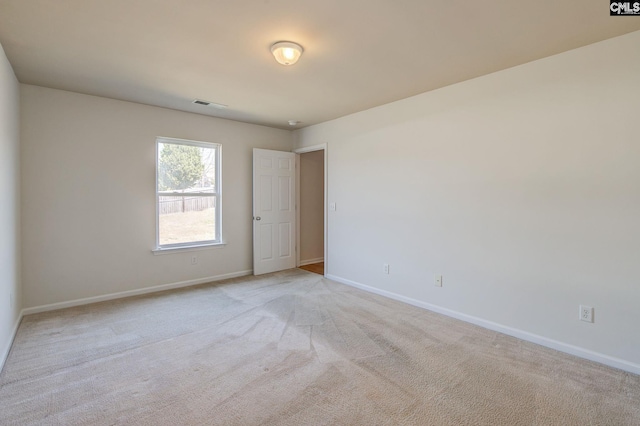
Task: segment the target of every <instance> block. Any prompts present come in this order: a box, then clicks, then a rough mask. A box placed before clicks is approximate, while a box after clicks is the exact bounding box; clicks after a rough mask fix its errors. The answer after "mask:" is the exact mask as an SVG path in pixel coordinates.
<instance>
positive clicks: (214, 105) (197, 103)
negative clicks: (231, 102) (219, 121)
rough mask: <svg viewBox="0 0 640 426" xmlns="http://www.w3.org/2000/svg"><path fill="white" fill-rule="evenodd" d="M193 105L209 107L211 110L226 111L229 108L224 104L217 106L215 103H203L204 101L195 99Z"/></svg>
mask: <svg viewBox="0 0 640 426" xmlns="http://www.w3.org/2000/svg"><path fill="white" fill-rule="evenodd" d="M193 103H194V104H196V105H203V106H208V107H211V108H218V109H225V108H226V107H227V106H226V105H224V104H217V103H215V102H209V101H203V100H202V99H194V100H193Z"/></svg>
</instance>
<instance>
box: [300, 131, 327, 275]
mask: <svg viewBox="0 0 640 426" xmlns="http://www.w3.org/2000/svg"><path fill="white" fill-rule="evenodd" d="M313 151H324V207H323V209H324V276H325V277H326V276H327V275H329V267H328V265H329V262H328V260H329V239H328V238H329V216H328V213H329V212H328V206H329V203H328V201H327V200H328V194H329V173H328V171H329V167H328V161H329V151H328V147H327V144H326V143H321V144H318V145H312V146H307V147H304V148H298V149H294V150H293V152H294V153H295V154H296V267H299V266H300V154H304V153H307V152H313Z"/></svg>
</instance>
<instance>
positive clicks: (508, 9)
mask: <svg viewBox="0 0 640 426" xmlns="http://www.w3.org/2000/svg"><path fill="white" fill-rule="evenodd" d="M636 30H640V17H610V16H609V11H608V5H607V4H606V1H604V0H560V1H558V0H536V1H518V0H479V1H468V0H467V1H464V0H448V1H442V0H394V1H392V0H340V1H336V0H55V1H52V0H0V43H1V44H2V46H3V47H4V49H5V52H6V54H7V56H8V58H9V61H10V62H11V64H12V65H13V68H14V70H15V72H16V75H17V77H18V79H19V80H20V82H22V83H27V84H35V85H40V86H46V87H52V88H58V89H64V90H70V91H74V92H80V93H87V94H92V95H99V96H105V97H109V98H115V99H123V100H128V101H134V102H140V103H144V104H150V105H157V106H162V107H167V108H173V109H177V110H183V111H191V112H196V113H200V114H208V115H214V116H218V117H224V118H230V119H233V120H239V121H245V122H250V123H257V124H264V125H267V126H273V127H280V128H290V127H289V126H288V124H287V122H288V121H289V120H299V121H301V124H300V125H299V126H298V127H302V126H308V125H311V124H316V123H320V122H323V121H327V120H330V119H333V118H337V117H340V116H343V115H346V114H349V113H353V112H356V111H361V110H364V109H367V108H371V107H374V106H377V105H381V104H384V103H388V102H392V101H395V100H398V99H402V98H406V97H408V96H412V95H416V94H418V93H422V92H425V91H429V90H433V89H436V88H439V87H443V86H446V85H449V84H452V83H456V82H460V81H463V80H467V79H470V78H473V77H477V76H480V75H484V74H487V73H491V72H494V71H497V70H501V69H505V68H509V67H512V66H515V65H519V64H522V63H525V62H529V61H532V60H535V59H539V58H543V57H545V56H549V55H553V54H556V53H560V52H563V51H566V50H570V49H573V48H576V47H580V46H584V45H587V44H590V43H594V42H597V41H600V40H604V39H607V38H611V37H615V36H618V35H622V34H625V33H628V32H631V31H636ZM279 40H291V41H295V42H298V43H300V44H301V45H302V46H303V47H304V49H305V52H304V54H303V55H302V58H301V59H300V62H298V64H296V65H294V66H291V67H285V66H283V65H280V64H278V63H276V61H275V60H274V59H273V57H272V56H271V53H270V51H269V47H270V45H271V44H272V43H274V42H276V41H279ZM195 98H199V99H205V100H208V101H213V102H218V103H222V104H227V105H229V108H228V109H226V110H217V109H212V108H207V107H202V106H197V105H193V104H192V103H191V101H192V100H193V99H195Z"/></svg>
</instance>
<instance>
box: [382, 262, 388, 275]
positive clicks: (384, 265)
mask: <svg viewBox="0 0 640 426" xmlns="http://www.w3.org/2000/svg"><path fill="white" fill-rule="evenodd" d="M382 272H384V273H385V274H388V273H389V264H388V263H385V264H383V265H382Z"/></svg>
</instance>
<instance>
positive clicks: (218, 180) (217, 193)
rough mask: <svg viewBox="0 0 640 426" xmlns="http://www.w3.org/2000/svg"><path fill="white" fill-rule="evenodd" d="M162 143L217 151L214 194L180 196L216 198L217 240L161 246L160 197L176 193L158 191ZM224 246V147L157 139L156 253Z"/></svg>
mask: <svg viewBox="0 0 640 426" xmlns="http://www.w3.org/2000/svg"><path fill="white" fill-rule="evenodd" d="M161 143H164V144H174V145H187V146H197V147H200V148H208V149H215V163H216V167H215V168H216V176H215V190H214V192H207V193H202V192H180V193H179V194H180V195H188V196H195V197H215V200H216V202H215V205H216V208H215V215H216V221H215V239H213V240H207V241H192V242H186V243H175V244H164V245H160V196H161V195H164V196H167V195H169V196H170V195H172V194H175V192H161V191H159V190H158V177H159V176H158V172H159V165H160V149H159V146H160V144H161ZM219 245H224V243H223V240H222V145H221V144H219V143H213V142H202V141H193V140H189V139H176V138H168V137H163V136H160V137H158V138H156V249H155V250H154V252H161V251H167V250H179V249H193V248H204V247H209V246H219Z"/></svg>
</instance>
